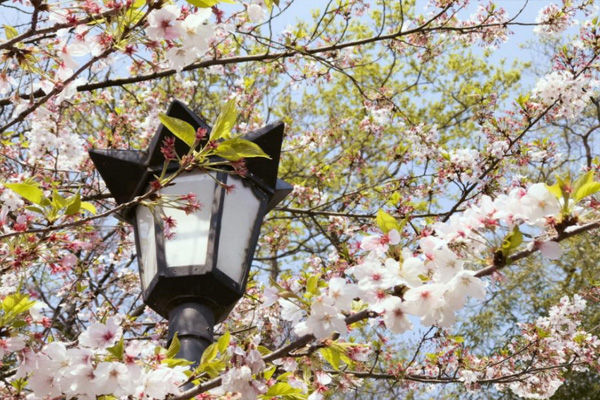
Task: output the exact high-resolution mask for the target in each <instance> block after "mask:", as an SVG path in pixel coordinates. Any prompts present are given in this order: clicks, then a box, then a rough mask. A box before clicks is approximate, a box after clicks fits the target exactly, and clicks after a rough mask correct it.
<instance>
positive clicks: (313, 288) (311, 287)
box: [306, 274, 321, 294]
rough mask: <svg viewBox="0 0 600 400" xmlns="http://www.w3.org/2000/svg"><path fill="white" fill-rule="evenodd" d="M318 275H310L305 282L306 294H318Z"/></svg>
mask: <svg viewBox="0 0 600 400" xmlns="http://www.w3.org/2000/svg"><path fill="white" fill-rule="evenodd" d="M320 277H321V276H320V275H319V274H317V275H312V276H310V277H309V278H308V279H307V280H306V291H307V292H308V293H312V294H317V293H318V292H319V290H318V289H319V278H320Z"/></svg>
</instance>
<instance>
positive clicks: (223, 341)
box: [217, 331, 231, 353]
mask: <svg viewBox="0 0 600 400" xmlns="http://www.w3.org/2000/svg"><path fill="white" fill-rule="evenodd" d="M230 341H231V333H229V331H227V332H225V333H224V334H223V336H221V337H220V338H219V341H218V343H217V347H218V348H219V352H220V353H224V352H225V350H227V347H229V342H230Z"/></svg>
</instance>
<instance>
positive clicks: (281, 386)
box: [264, 382, 302, 398]
mask: <svg viewBox="0 0 600 400" xmlns="http://www.w3.org/2000/svg"><path fill="white" fill-rule="evenodd" d="M296 393H302V390H301V389H299V388H294V387H292V385H290V384H289V383H286V382H277V383H276V384H274V385H273V386H271V387H270V388H269V390H267V393H265V394H264V396H265V397H267V398H269V397H273V396H285V395H288V394H296Z"/></svg>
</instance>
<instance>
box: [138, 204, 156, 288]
mask: <svg viewBox="0 0 600 400" xmlns="http://www.w3.org/2000/svg"><path fill="white" fill-rule="evenodd" d="M135 217H136V222H137V226H136V231H137V235H138V241H139V243H140V252H141V254H139V259H138V262H139V263H140V271H141V275H142V287H143V289H144V290H145V289H146V288H147V287H148V285H149V284H150V281H152V278H154V275H156V237H155V236H154V216H153V215H152V213H151V212H150V210H149V209H148V208H147V207H144V206H138V207H137V209H136V212H135Z"/></svg>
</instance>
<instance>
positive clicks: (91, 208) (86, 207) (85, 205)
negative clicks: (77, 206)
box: [81, 201, 97, 214]
mask: <svg viewBox="0 0 600 400" xmlns="http://www.w3.org/2000/svg"><path fill="white" fill-rule="evenodd" d="M81 208H82V209H84V210H86V211H89V212H90V213H92V214H96V212H97V211H96V206H94V205H93V204H92V203H88V202H87V201H83V202H81Z"/></svg>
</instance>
